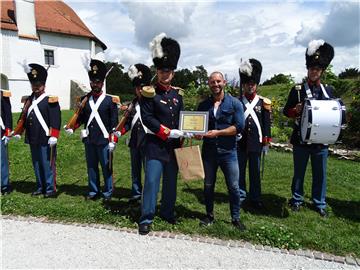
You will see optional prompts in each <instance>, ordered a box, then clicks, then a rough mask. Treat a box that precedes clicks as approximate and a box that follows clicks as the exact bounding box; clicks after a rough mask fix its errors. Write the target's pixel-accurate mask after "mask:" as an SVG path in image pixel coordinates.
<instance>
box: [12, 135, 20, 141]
mask: <svg viewBox="0 0 360 270" xmlns="http://www.w3.org/2000/svg"><path fill="white" fill-rule="evenodd" d="M13 137H14V139H15V140H17V141H19V140H20V139H21V135H20V134H16V135H13Z"/></svg>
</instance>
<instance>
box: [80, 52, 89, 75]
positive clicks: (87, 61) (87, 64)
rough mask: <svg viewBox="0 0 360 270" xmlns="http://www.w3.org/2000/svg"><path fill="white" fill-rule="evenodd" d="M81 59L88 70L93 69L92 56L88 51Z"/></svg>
mask: <svg viewBox="0 0 360 270" xmlns="http://www.w3.org/2000/svg"><path fill="white" fill-rule="evenodd" d="M81 61H82V63H83V66H84V68H85V69H86V70H87V71H90V70H91V67H90V61H91V59H90V57H89V55H88V54H87V53H86V54H84V56H82V57H81Z"/></svg>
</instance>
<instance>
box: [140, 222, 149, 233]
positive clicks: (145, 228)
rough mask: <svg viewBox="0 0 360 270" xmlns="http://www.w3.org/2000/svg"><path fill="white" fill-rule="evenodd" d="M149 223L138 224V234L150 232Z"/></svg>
mask: <svg viewBox="0 0 360 270" xmlns="http://www.w3.org/2000/svg"><path fill="white" fill-rule="evenodd" d="M150 226H151V225H150V224H139V234H140V235H147V234H148V233H149V232H150Z"/></svg>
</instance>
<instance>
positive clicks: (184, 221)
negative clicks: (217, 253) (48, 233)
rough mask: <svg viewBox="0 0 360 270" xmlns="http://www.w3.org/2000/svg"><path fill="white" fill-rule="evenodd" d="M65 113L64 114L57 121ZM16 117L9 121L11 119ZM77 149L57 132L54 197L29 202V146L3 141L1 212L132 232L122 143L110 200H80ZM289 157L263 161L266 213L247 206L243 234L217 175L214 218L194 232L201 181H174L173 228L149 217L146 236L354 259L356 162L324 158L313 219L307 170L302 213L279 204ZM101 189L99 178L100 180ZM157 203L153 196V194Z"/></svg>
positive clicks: (358, 207)
mask: <svg viewBox="0 0 360 270" xmlns="http://www.w3.org/2000/svg"><path fill="white" fill-rule="evenodd" d="M71 115H72V112H70V111H64V112H63V114H62V119H63V122H64V124H65V121H66V120H67V119H69V118H70V116H71ZM16 119H17V117H16V116H15V117H14V120H16ZM84 156H85V155H84V146H83V144H82V142H81V141H80V138H79V131H78V130H77V131H76V132H75V134H74V135H73V136H71V137H69V136H67V135H65V133H64V132H61V137H60V139H59V144H58V157H57V188H58V194H59V196H58V198H57V199H43V198H42V197H40V198H33V197H31V196H30V194H31V192H32V191H34V190H35V187H36V184H35V176H34V173H33V169H32V164H31V158H30V150H29V146H28V145H25V144H24V143H23V140H21V141H19V142H15V141H11V142H10V144H9V157H10V166H11V167H10V171H11V182H12V185H13V187H14V188H15V191H14V192H13V193H12V194H11V195H9V196H3V197H1V210H2V213H3V214H14V215H23V216H45V217H47V218H49V219H52V220H66V221H74V222H87V223H104V224H112V225H115V226H119V227H129V228H137V223H136V222H137V221H138V218H139V214H140V209H139V206H137V205H129V204H128V198H129V197H130V191H131V190H130V188H131V179H130V156H129V150H128V147H127V146H126V145H125V137H123V138H121V139H120V142H119V144H118V146H117V149H116V151H115V158H114V178H115V193H114V197H113V200H112V201H111V202H110V203H109V204H106V205H104V204H103V203H102V202H101V201H95V202H93V201H85V200H84V195H85V194H86V192H87V173H86V164H85V157H84ZM292 170H293V166H292V156H291V154H289V153H284V152H276V151H273V150H271V151H270V152H269V154H268V155H267V157H266V168H265V173H264V180H263V182H262V190H263V200H264V202H265V204H266V206H267V209H268V211H267V212H264V213H257V212H254V211H253V210H251V209H250V208H248V207H246V205H245V207H244V209H242V210H241V218H242V221H243V222H244V223H245V225H246V226H247V228H248V230H247V231H246V232H243V233H241V232H238V231H235V230H234V228H233V227H232V225H231V223H230V210H229V203H228V194H227V190H226V186H225V182H224V177H223V175H222V173H221V172H220V171H219V173H218V181H217V186H216V198H215V218H216V223H215V224H214V225H213V226H210V227H206V228H203V227H200V226H199V218H202V217H203V216H204V211H205V207H204V204H203V183H202V181H194V182H189V183H184V182H183V181H182V180H181V179H179V181H178V193H177V203H176V212H177V215H178V218H179V223H178V224H177V225H175V226H172V225H169V224H167V223H166V222H164V221H162V220H160V219H159V218H158V217H156V218H155V221H154V225H153V229H154V230H167V231H174V232H181V233H186V234H192V235H194V234H196V235H209V236H211V237H218V238H223V239H244V240H248V241H251V242H253V243H261V244H264V245H271V246H274V247H279V248H295V249H297V248H305V249H306V248H308V249H314V250H319V251H324V252H330V253H333V254H338V255H348V254H350V255H354V256H356V257H360V237H359V235H360V169H359V163H356V162H353V161H344V160H337V159H335V158H330V159H329V163H328V188H327V202H328V210H329V212H330V217H329V218H328V219H323V218H321V217H320V216H319V215H318V214H317V213H316V212H315V211H313V210H312V209H311V208H310V206H311V204H310V195H311V173H310V166H309V168H308V172H307V175H306V180H305V193H306V202H307V204H306V207H304V208H303V209H302V210H301V211H300V212H298V213H293V212H291V210H290V209H289V207H288V206H287V199H288V198H289V197H290V186H291V177H292ZM101 183H102V184H103V180H102V179H101ZM159 199H160V196H159Z"/></svg>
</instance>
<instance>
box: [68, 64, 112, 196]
mask: <svg viewBox="0 0 360 270" xmlns="http://www.w3.org/2000/svg"><path fill="white" fill-rule="evenodd" d="M86 68H87V70H88V75H89V79H90V87H91V92H90V93H88V94H87V95H85V96H83V97H81V102H83V101H84V99H86V100H85V101H84V102H85V105H84V107H83V109H82V110H81V112H80V113H79V117H78V118H77V121H76V124H75V128H78V127H79V126H80V125H82V124H84V128H85V129H83V130H81V132H80V137H81V139H82V141H83V143H84V145H85V157H86V165H87V172H88V181H89V192H88V194H87V196H86V199H87V200H96V199H98V198H99V197H100V195H102V197H103V200H104V201H110V200H111V196H112V194H113V190H114V183H113V176H112V152H113V151H114V150H115V147H116V143H117V141H118V139H117V136H115V134H114V133H115V127H116V125H117V124H118V108H117V104H116V100H115V99H114V98H112V97H111V96H108V95H105V93H104V92H103V91H102V88H103V85H104V80H105V77H106V73H107V69H106V66H105V64H104V63H103V62H101V61H99V60H95V59H91V62H90V64H89V65H86ZM89 69H90V70H89ZM65 132H66V133H68V134H69V135H70V134H73V132H74V130H72V129H66V128H65ZM99 162H100V164H101V168H102V173H103V177H104V182H105V186H104V190H103V192H102V194H101V192H100V174H99Z"/></svg>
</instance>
